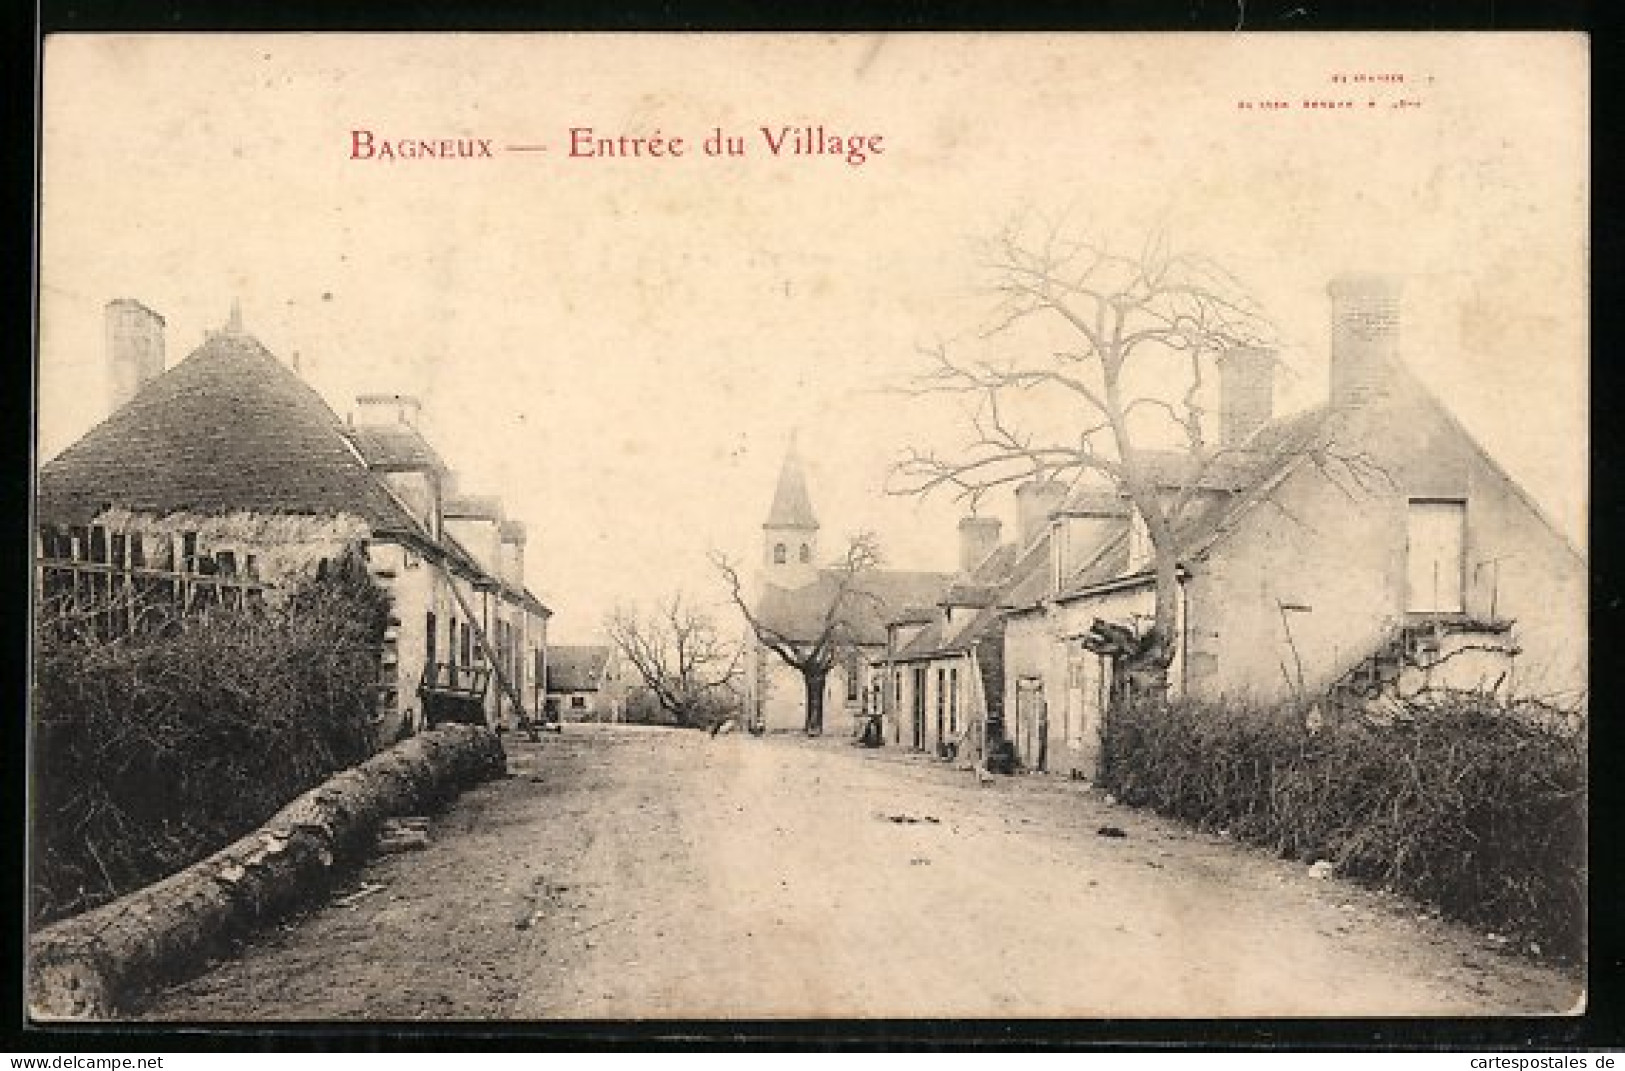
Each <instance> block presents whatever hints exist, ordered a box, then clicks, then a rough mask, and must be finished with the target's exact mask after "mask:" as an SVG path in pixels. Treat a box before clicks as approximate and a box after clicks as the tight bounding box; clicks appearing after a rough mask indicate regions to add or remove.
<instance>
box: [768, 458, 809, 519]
mask: <svg viewBox="0 0 1625 1071" xmlns="http://www.w3.org/2000/svg"><path fill="white" fill-rule="evenodd" d="M762 527H763V528H817V527H818V518H817V516H815V515H814V514H813V508H812V497H811V496H810V495H808V493H807V474H806V473H805V472H803V471H802V469H801V455H800V454H799V453H798V452H797V451H796V444H795V442H794V441H793V440H792V441H791V443H790V449H789V450H787V451H785V454H784V464H783V466H781V467H780V469H779V485H778V487H777V488H776V489H775V490H774V492H773V505H772V506H771V507H769V508H768V511H767V520H766V521H765V522H763V524H762Z"/></svg>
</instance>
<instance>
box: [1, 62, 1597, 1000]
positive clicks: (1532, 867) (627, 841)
mask: <svg viewBox="0 0 1625 1071" xmlns="http://www.w3.org/2000/svg"><path fill="white" fill-rule="evenodd" d="M1589 63H1590V60H1589V54H1588V44H1587V40H1586V38H1585V37H1584V36H1583V35H1580V34H1493V33H1451V34H1444V33H1438V34H1384V33H1368V34H1301V35H1292V34H1271V35H1252V34H1247V33H1240V34H1235V35H1206V34H1190V35H1179V34H1176V35H1151V34H1132V33H1131V34H1067V33H1033V34H913V33H889V34H873V35H864V34H716V35H703V34H702V35H687V34H683V35H677V34H670V35H665V34H624V35H620V34H604V35H600V34H593V35H586V34H569V33H547V34H524V33H501V34H487V33H458V34H451V33H447V34H388V35H384V34H377V35H369V34H352V33H294V34H251V33H226V34H187V33H180V34H112V33H106V34H103V33H72V34H58V35H53V36H50V37H49V38H48V39H47V40H46V42H45V51H44V76H43V84H44V88H43V103H42V113H41V114H42V119H41V122H42V154H43V155H42V168H41V187H40V212H41V216H40V219H41V229H40V259H39V269H38V282H39V349H38V354H37V389H38V396H37V405H36V413H37V428H36V432H37V440H36V446H37V462H38V463H37V466H36V470H35V473H34V517H33V528H34V532H35V536H36V538H35V545H34V547H33V556H34V564H35V578H36V583H35V587H34V591H33V596H34V598H33V612H34V623H33V630H34V632H33V634H34V645H33V667H32V668H33V693H32V695H33V702H32V711H31V753H30V760H31V769H32V773H33V776H32V781H31V794H32V816H33V818H32V821H33V825H32V826H31V828H30V831H29V835H30V840H29V843H30V907H29V911H30V915H29V922H30V937H29V942H30V943H29V951H30V964H29V987H30V990H29V991H30V1006H31V1008H32V1010H33V1014H34V1016H35V1017H36V1018H37V1019H38V1020H40V1021H42V1022H43V1021H61V1020H78V1019H96V1020H142V1021H156V1022H167V1023H211V1022H226V1021H231V1022H241V1021H251V1022H257V1023H278V1022H281V1023H286V1022H306V1023H308V1022H335V1021H337V1022H346V1023H354V1022H358V1021H359V1022H386V1021H387V1022H399V1021H406V1020H413V1021H418V1020H429V1021H465V1022H466V1021H474V1022H480V1023H537V1022H541V1023H557V1022H577V1021H586V1020H604V1019H610V1020H662V1021H664V1020H674V1019H675V1020H706V1021H719V1020H720V1021H732V1020H744V1019H748V1020H762V1019H767V1020H808V1019H829V1018H840V1019H855V1020H931V1019H945V1018H956V1019H957V1018H974V1019H988V1018H993V1019H1002V1018H1011V1019H1034V1018H1041V1019H1055V1020H1078V1021H1085V1020H1100V1019H1116V1020H1136V1019H1139V1020H1145V1019H1185V1018H1235V1017H1247V1018H1251V1017H1260V1016H1263V1017H1292V1018H1299V1017H1307V1018H1325V1019H1339V1018H1346V1017H1373V1016H1381V1017H1388V1016H1402V1017H1418V1018H1428V1017H1439V1016H1450V1017H1477V1016H1507V1015H1542V1016H1544V1015H1572V1014H1577V1013H1579V1012H1581V1011H1583V1009H1584V1007H1585V1000H1586V993H1585V982H1584V967H1585V942H1586V920H1585V898H1586V875H1587V870H1586V854H1585V839H1584V836H1585V834H1584V830H1585V811H1586V773H1585V771H1586V719H1587V704H1588V695H1589V683H1588V682H1589V676H1588V674H1589V666H1588V662H1587V618H1586V592H1587V588H1588V564H1587V562H1588V558H1587V555H1588V548H1587V546H1586V521H1587V510H1588V502H1587V469H1588V451H1589V442H1588V431H1587V428H1588V425H1587V411H1588V389H1589V387H1588V346H1589V340H1588V335H1587V322H1588V303H1589V294H1588V284H1587V280H1588V272H1589V251H1588V250H1589V246H1588V230H1587V227H1588V223H1587V220H1588V212H1589V197H1590V191H1589V186H1588V173H1589V160H1588V153H1589V132H1588V125H1589V100H1588V84H1589Z"/></svg>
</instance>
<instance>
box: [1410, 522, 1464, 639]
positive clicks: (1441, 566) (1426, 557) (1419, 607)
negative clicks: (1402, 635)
mask: <svg viewBox="0 0 1625 1071" xmlns="http://www.w3.org/2000/svg"><path fill="white" fill-rule="evenodd" d="M1405 528H1406V531H1405V535H1406V581H1407V584H1406V589H1407V594H1406V596H1405V600H1406V602H1405V609H1407V610H1409V611H1411V612H1412V613H1460V612H1461V611H1462V610H1463V609H1464V595H1465V592H1464V583H1463V576H1464V573H1465V571H1466V555H1467V503H1466V502H1463V501H1460V500H1452V499H1412V500H1411V502H1410V507H1409V513H1408V515H1407V518H1406V526H1405Z"/></svg>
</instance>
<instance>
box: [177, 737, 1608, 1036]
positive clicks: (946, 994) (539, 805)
mask: <svg viewBox="0 0 1625 1071" xmlns="http://www.w3.org/2000/svg"><path fill="white" fill-rule="evenodd" d="M508 750H509V777H508V778H507V779H505V780H501V781H497V782H493V783H489V784H486V785H483V786H481V787H479V788H476V789H474V790H473V791H471V792H469V793H467V794H466V795H464V796H463V797H462V798H461V799H460V800H458V801H457V802H456V803H454V804H453V805H452V806H451V807H450V808H448V809H447V810H446V811H445V812H444V813H443V814H440V815H437V816H435V818H434V820H433V822H432V824H431V843H430V844H429V846H428V847H427V849H425V850H423V851H417V852H409V853H403V854H396V855H387V856H381V857H379V858H377V859H375V860H373V861H372V862H370V863H368V864H367V865H366V866H365V867H363V868H362V869H361V870H360V871H359V872H357V873H355V874H353V875H351V876H349V877H348V878H347V879H346V880H345V882H344V887H343V888H342V889H341V890H339V892H338V893H335V895H334V897H333V898H331V899H330V900H329V901H328V902H327V903H325V904H324V905H321V906H317V907H315V908H313V909H312V910H311V911H310V912H309V913H307V914H306V915H305V916H303V917H302V918H299V919H296V920H292V921H290V922H289V923H287V924H285V925H283V926H281V927H276V928H273V929H272V930H270V931H269V932H267V933H264V934H262V935H260V936H259V937H257V938H256V939H254V940H253V941H251V942H250V943H249V944H248V945H246V946H245V947H244V948H243V949H242V950H241V951H240V954H239V955H237V956H236V957H234V958H231V959H229V960H226V961H224V962H221V963H218V964H215V965H213V966H212V967H211V969H210V970H208V971H207V972H205V973H204V974H202V975H200V976H198V977H197V978H194V979H193V980H191V981H189V982H186V983H184V984H182V985H180V986H179V987H177V988H174V989H172V990H170V991H168V992H166V993H164V994H161V995H160V996H158V997H157V998H156V999H155V1000H154V1001H153V1002H152V1003H151V1004H150V1005H149V1006H148V1007H147V1008H146V1009H145V1017H146V1018H149V1019H158V1020H183V1021H184V1020H211V1019H216V1020H218V1019H231V1020H286V1019H318V1020H335V1021H351V1020H358V1019H394V1020H411V1019H456V1020H482V1019H502V1020H545V1019H575V1018H590V1019H599V1018H614V1019H620V1018H644V1017H706V1018H712V1017H722V1018H758V1017H818V1016H842V1017H917V1016H925V1017H939V1016H994V1017H1004V1016H1041V1017H1053V1016H1075V1017H1106V1016H1113V1017H1143V1016H1157V1017H1162V1016H1184V1015H1196V1016H1258V1015H1270V1016H1298V1015H1313V1016H1323V1015H1360V1016H1374V1015H1405V1014H1429V1015H1477V1014H1496V1015H1507V1014H1523V1013H1550V1012H1560V1011H1564V1010H1568V1009H1571V1008H1573V1007H1574V1005H1575V1003H1576V1000H1577V999H1578V983H1577V981H1576V979H1575V978H1574V977H1571V976H1569V975H1567V974H1564V973H1561V972H1558V971H1554V970H1550V969H1547V968H1543V967H1539V966H1536V965H1533V964H1530V963H1528V962H1527V961H1524V960H1521V959H1518V958H1516V957H1514V956H1511V955H1508V954H1504V953H1501V952H1497V951H1494V950H1492V949H1491V948H1489V947H1488V946H1487V944H1486V942H1485V941H1484V939H1483V937H1482V936H1481V935H1476V934H1474V933H1472V932H1471V931H1468V930H1466V929H1463V928H1460V927H1456V926H1453V925H1450V924H1446V923H1442V922H1440V921H1438V920H1436V919H1432V918H1428V917H1425V916H1423V915H1422V914H1421V913H1420V912H1419V911H1418V910H1417V909H1416V908H1415V907H1414V906H1408V905H1407V904H1406V903H1405V902H1404V901H1402V900H1399V899H1397V898H1392V897H1388V896H1383V895H1379V894H1376V893H1372V892H1368V891H1364V890H1361V889H1359V888H1357V887H1355V886H1352V885H1349V884H1347V883H1344V882H1342V881H1340V880H1338V879H1335V878H1333V879H1329V880H1317V879H1315V878H1314V877H1312V876H1311V875H1310V873H1309V869H1308V867H1306V866H1305V865H1303V864H1302V863H1292V862H1286V861H1282V860H1277V859H1274V858H1271V857H1269V856H1268V855H1265V854H1263V853H1260V852H1257V851H1255V850H1252V849H1247V848H1242V847H1238V846H1236V845H1233V844H1231V843H1229V842H1228V841H1227V840H1224V839H1222V838H1220V837H1218V836H1215V835H1209V834H1198V833H1194V832H1191V831H1188V830H1185V829H1182V828H1180V827H1178V826H1177V825H1175V824H1173V823H1168V822H1164V821H1161V820H1158V819H1154V818H1151V817H1150V816H1147V815H1144V814H1141V813H1139V812H1135V811H1131V810H1129V809H1127V808H1124V807H1120V806H1113V805H1109V804H1107V803H1106V802H1104V801H1103V800H1102V799H1100V798H1099V797H1098V796H1096V795H1094V794H1092V793H1091V791H1090V790H1089V789H1088V787H1087V786H1084V785H1081V784H1079V783H1075V782H1070V781H1067V780H1064V779H1060V778H1049V777H1043V776H1038V777H1017V778H999V779H997V780H996V781H995V782H993V783H991V784H989V785H986V786H980V785H978V783H977V781H976V779H975V777H974V776H973V774H972V773H970V772H968V771H964V770H958V769H953V768H950V767H948V766H946V765H943V764H936V763H931V762H928V761H927V760H924V759H922V758H918V757H912V756H906V755H903V754H901V753H899V752H897V751H895V750H894V749H884V750H880V751H865V750H861V749H858V748H854V747H852V746H850V745H849V744H848V743H847V742H845V741H834V740H824V741H816V742H809V741H806V740H804V739H800V738H795V737H768V738H763V739H756V738H751V737H748V736H739V735H732V736H729V735H725V736H722V737H718V738H711V737H708V736H707V735H705V734H703V733H697V732H679V731H673V730H662V729H655V728H643V727H635V726H590V725H567V726H566V727H565V729H564V732H563V735H562V736H548V737H547V738H546V739H545V740H544V741H543V742H542V743H540V744H536V743H531V742H528V741H523V740H518V741H516V740H514V739H513V738H512V737H509V738H508ZM1106 827H1115V828H1116V829H1119V830H1121V832H1122V833H1123V834H1125V835H1123V836H1106V835H1101V833H1100V832H1099V831H1100V830H1102V829H1103V828H1106ZM375 886H380V887H378V888H376V889H374V887H375ZM369 890H372V891H370V892H369ZM354 892H361V893H363V895H361V896H359V897H357V896H354V895H353V893H354ZM346 893H350V894H352V895H350V896H349V897H348V899H347V900H346V898H345V894H346Z"/></svg>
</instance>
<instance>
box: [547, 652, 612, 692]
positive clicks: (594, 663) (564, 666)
mask: <svg viewBox="0 0 1625 1071" xmlns="http://www.w3.org/2000/svg"><path fill="white" fill-rule="evenodd" d="M609 653H610V649H609V646H608V645H607V644H564V643H560V644H549V645H548V648H547V690H548V691H550V692H595V691H597V690H598V685H599V683H600V682H601V681H602V680H603V677H604V665H605V663H607V662H608V661H609Z"/></svg>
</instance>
